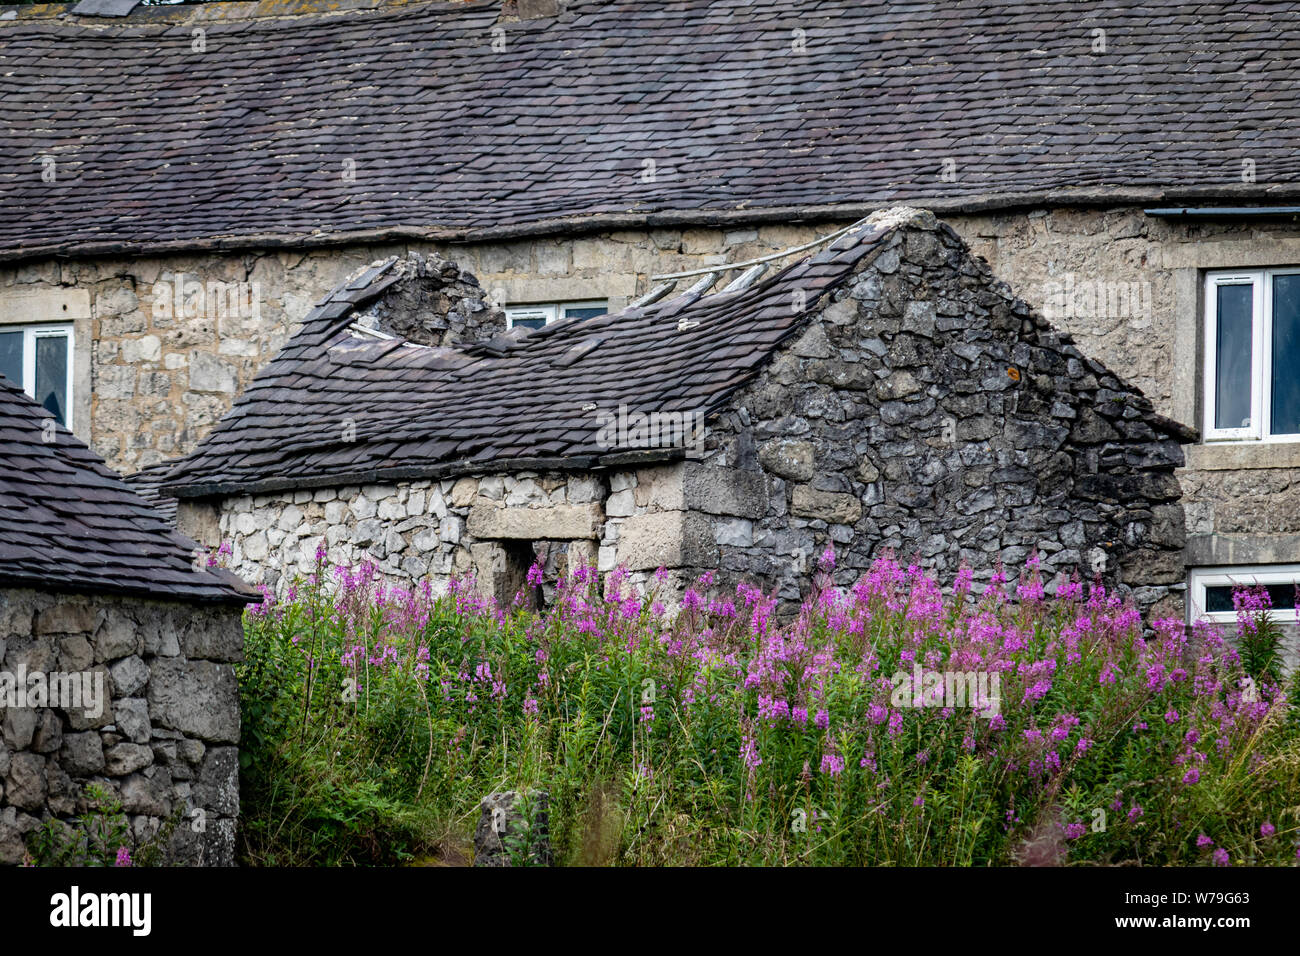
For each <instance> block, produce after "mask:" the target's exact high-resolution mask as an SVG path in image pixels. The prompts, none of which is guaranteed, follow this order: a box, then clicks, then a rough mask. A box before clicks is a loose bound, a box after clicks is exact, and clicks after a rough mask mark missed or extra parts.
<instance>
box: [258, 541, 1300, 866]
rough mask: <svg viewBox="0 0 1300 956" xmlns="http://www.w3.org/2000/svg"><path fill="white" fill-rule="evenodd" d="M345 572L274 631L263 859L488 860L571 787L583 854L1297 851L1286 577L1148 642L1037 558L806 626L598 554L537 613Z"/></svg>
mask: <svg viewBox="0 0 1300 956" xmlns="http://www.w3.org/2000/svg"><path fill="white" fill-rule="evenodd" d="M322 562H323V555H318V566H317V572H316V574H315V575H313V576H312V577H311V578H310V579H309V580H306V581H300V582H299V583H298V584H297V586H296V587H295V589H294V590H292V591H291V592H290V593H289V595H288V596H287V600H286V601H285V602H284V603H281V604H275V603H273V602H272V601H271V599H270V598H269V597H268V599H267V602H266V603H264V604H263V605H261V606H259V607H257V608H254V609H252V610H251V611H250V612H249V614H248V617H247V624H248V641H247V644H248V646H247V662H246V663H245V664H244V665H243V666H242V673H241V674H240V678H241V680H240V684H241V687H242V693H243V719H244V740H243V744H242V754H241V759H242V761H243V818H242V839H241V846H242V851H241V852H242V854H243V857H244V859H245V862H248V863H252V864H361V863H390V862H398V861H404V860H410V859H412V858H427V857H433V858H434V859H437V860H442V861H463V860H465V859H467V857H468V855H469V850H468V845H469V841H470V835H471V833H472V832H473V828H474V826H475V824H476V822H477V820H478V815H479V801H480V799H481V798H482V797H483V796H484V795H485V794H487V793H490V792H494V791H502V790H519V791H525V792H527V791H532V790H545V791H547V792H549V794H550V796H551V802H550V807H549V811H550V821H549V823H550V836H551V840H552V844H553V847H554V853H555V860H556V862H557V863H561V864H571V865H572V864H588V865H592V864H595V865H601V864H639V865H645V864H873V865H962V866H985V865H990V864H1012V863H1093V864H1119V863H1141V864H1170V863H1178V864H1197V863H1203V864H1216V863H1217V864H1220V865H1223V864H1231V865H1242V864H1292V863H1295V861H1296V858H1297V852H1298V851H1297V843H1298V842H1300V819H1298V813H1300V807H1298V806H1297V804H1300V799H1298V798H1297V796H1296V794H1297V793H1300V721H1297V720H1296V719H1295V713H1296V710H1295V708H1293V707H1291V706H1290V705H1289V704H1288V702H1287V694H1285V693H1284V691H1283V688H1282V687H1281V686H1280V684H1279V680H1278V675H1279V670H1278V642H1277V639H1276V638H1277V628H1276V622H1275V621H1274V620H1273V614H1272V612H1270V610H1269V609H1268V607H1267V605H1266V598H1267V596H1266V594H1265V595H1264V597H1262V598H1261V597H1260V594H1261V593H1262V592H1251V594H1250V596H1249V597H1247V598H1243V599H1242V600H1241V601H1239V603H1238V608H1239V617H1240V620H1241V624H1240V626H1239V630H1240V633H1239V635H1238V639H1237V640H1236V641H1233V642H1230V643H1229V642H1225V641H1224V640H1223V638H1222V637H1221V636H1220V634H1219V633H1218V632H1217V631H1216V630H1215V629H1213V628H1211V627H1210V626H1209V625H1206V624H1199V625H1197V626H1196V628H1195V629H1194V630H1193V633H1192V635H1191V637H1190V639H1189V637H1188V636H1187V635H1186V633H1185V628H1184V627H1183V625H1182V624H1181V622H1177V621H1155V622H1154V623H1153V625H1152V629H1151V630H1150V631H1148V633H1147V636H1144V635H1143V624H1142V621H1141V620H1140V617H1139V615H1138V614H1137V612H1136V611H1134V610H1133V609H1132V608H1131V607H1126V606H1124V605H1122V604H1121V602H1120V601H1119V600H1118V599H1117V598H1115V597H1114V596H1111V595H1108V594H1107V593H1106V592H1105V590H1104V589H1103V588H1102V587H1100V586H1099V585H1094V586H1092V587H1091V588H1090V589H1089V590H1088V593H1087V594H1086V595H1085V588H1084V586H1083V585H1082V584H1080V583H1079V582H1078V581H1077V580H1075V581H1059V582H1057V587H1056V588H1055V593H1054V595H1052V596H1050V597H1049V596H1047V595H1046V594H1045V593H1044V587H1043V584H1042V582H1041V581H1040V580H1039V575H1038V571H1037V566H1036V560H1035V559H1031V561H1030V565H1029V567H1027V568H1026V569H1025V571H1024V573H1023V574H1022V575H1021V579H1020V582H1019V586H1018V587H1017V588H1015V589H1014V590H1015V592H1016V593H1015V595H1014V597H1012V596H1010V595H1008V593H1007V592H1008V590H1011V589H1009V588H1008V586H1007V583H1006V581H1005V579H1004V578H1003V577H1002V576H1001V575H998V576H996V577H995V578H994V580H993V582H992V584H991V585H990V586H989V587H988V588H987V589H986V590H985V591H984V593H983V594H982V595H980V596H978V597H976V596H974V595H972V594H971V590H972V583H971V575H970V572H969V571H963V572H962V573H961V574H959V576H958V578H957V580H956V582H955V584H954V585H953V588H952V590H951V591H950V592H949V593H948V594H947V595H945V594H943V593H941V591H940V589H939V587H938V585H937V584H936V582H934V581H933V580H932V579H930V578H929V577H927V576H926V575H925V574H923V573H922V572H921V571H920V570H919V569H917V568H914V567H913V568H905V567H901V566H899V565H898V564H896V563H895V562H894V561H893V560H891V559H889V558H882V559H881V560H879V561H877V562H876V564H875V565H874V566H873V567H872V569H871V570H870V573H868V574H867V575H865V576H864V577H863V578H862V579H861V581H859V582H858V583H857V584H856V585H855V586H854V587H852V588H851V589H848V590H847V591H843V590H837V589H834V588H832V587H830V585H829V582H830V576H829V573H828V572H829V571H830V570H831V566H832V565H833V562H834V555H833V554H832V553H831V552H829V551H828V552H827V553H826V554H825V555H823V556H822V561H821V565H820V571H819V573H818V575H817V580H816V582H815V584H814V587H813V592H812V594H811V596H810V597H809V599H808V600H807V601H806V602H805V603H804V605H803V606H802V607H801V608H800V609H799V610H798V614H797V617H795V618H794V619H793V620H790V621H788V622H786V623H780V622H779V618H778V616H777V615H776V613H775V612H776V610H777V609H776V602H775V601H774V600H773V599H771V598H769V597H767V596H765V595H763V594H761V593H760V592H758V591H756V590H752V589H750V588H747V587H745V586H743V585H742V586H741V587H740V588H739V589H738V590H737V592H736V593H735V594H734V595H721V596H716V597H712V599H710V595H711V591H712V582H711V580H710V578H709V576H708V575H706V576H705V577H704V578H702V579H701V580H700V582H698V584H697V585H696V586H695V587H692V588H691V589H690V590H688V591H687V593H686V594H685V596H684V598H683V599H682V601H681V609H680V611H679V612H678V613H676V614H675V615H668V614H666V613H665V611H664V608H663V607H662V606H661V604H660V603H659V601H658V599H657V596H656V595H655V594H654V593H653V592H652V593H651V594H650V595H649V596H645V597H640V596H637V595H636V594H633V593H630V591H629V589H628V588H627V587H626V575H624V574H622V573H621V572H614V573H613V574H612V575H610V576H609V578H608V580H606V581H605V582H603V587H599V586H598V581H597V575H596V574H595V572H594V571H593V570H592V569H589V568H580V569H577V570H576V571H574V572H573V574H572V575H571V576H569V577H566V578H564V579H562V580H560V581H558V582H555V589H554V595H555V596H554V601H553V602H552V607H551V608H550V609H549V610H547V611H545V612H541V613H536V612H533V611H530V610H526V609H524V608H523V606H522V604H523V598H522V596H521V597H520V599H519V600H518V601H517V602H516V605H515V606H514V607H510V608H499V607H496V606H493V605H492V604H491V603H489V602H486V601H484V600H483V599H482V598H480V597H478V596H477V595H476V593H475V589H474V587H473V582H472V581H456V582H453V584H452V585H451V588H450V590H449V591H448V593H446V594H445V595H441V596H438V597H435V596H434V595H433V594H432V593H431V591H430V589H429V587H428V586H427V585H426V586H424V587H422V588H420V589H418V590H416V591H414V592H408V591H404V590H401V589H396V588H389V587H385V586H383V585H382V583H381V582H380V580H379V579H378V577H377V575H376V573H375V570H374V568H373V567H372V566H370V565H362V566H361V567H359V568H337V569H333V570H332V571H331V570H330V569H327V568H325V567H324V566H323V564H322ZM540 578H541V571H540V569H538V568H534V569H533V571H532V572H530V575H529V589H528V590H529V591H530V593H531V589H532V588H533V587H535V586H536V585H537V584H538V583H540ZM1234 644H1235V645H1238V646H1240V647H1241V651H1240V652H1239V651H1238V650H1237V649H1236V648H1235V647H1234V646H1233V645H1234ZM933 675H938V676H933ZM945 675H947V676H946V679H945ZM914 677H915V678H919V679H918V680H916V682H915V683H916V685H917V686H915V687H913V686H912V678H914ZM1293 690H1300V688H1296V687H1293Z"/></svg>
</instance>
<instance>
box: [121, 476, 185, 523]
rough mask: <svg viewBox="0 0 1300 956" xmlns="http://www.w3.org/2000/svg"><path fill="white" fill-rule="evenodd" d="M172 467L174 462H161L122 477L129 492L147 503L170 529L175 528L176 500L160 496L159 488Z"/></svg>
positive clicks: (167, 496) (169, 496) (168, 496)
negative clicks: (129, 488) (129, 489)
mask: <svg viewBox="0 0 1300 956" xmlns="http://www.w3.org/2000/svg"><path fill="white" fill-rule="evenodd" d="M174 467H175V462H172V461H161V462H158V464H156V465H148V466H147V467H144V468H141V469H140V470H139V471H137V472H134V473H132V474H130V475H123V476H122V478H123V480H124V481H125V482H126V483H127V484H128V485H129V486H130V487H131V490H132V491H134V492H135V493H136V494H137V495H139V496H140V497H141V498H143V499H144V500H145V501H147V502H149V504H150V505H152V506H153V509H154V510H155V511H157V512H158V514H159V516H160V517H161V518H162V519H163V520H164V521H166V522H167V523H168V524H169V525H171V526H172V527H175V526H176V499H175V498H173V497H172V496H171V495H165V494H161V493H160V492H159V486H160V485H161V484H162V480H163V479H164V478H165V477H167V473H168V472H170V471H171V470H172V468H174Z"/></svg>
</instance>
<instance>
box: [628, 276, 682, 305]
mask: <svg viewBox="0 0 1300 956" xmlns="http://www.w3.org/2000/svg"><path fill="white" fill-rule="evenodd" d="M676 287H677V282H676V281H675V280H674V281H672V282H662V283H660V284H659V285H657V286H655V287H654V288H653V289H651V290H650V291H649V292H647V293H646V294H645V295H643V296H641V298H639V299H637V300H636V301H635V302H633V303H632V308H634V309H640V308H644V307H645V306H647V305H654V304H655V303H656V302H658V301H659V300H660V299H662V298H663V297H664V296H666V295H667V294H668V293H670V292H672V291H673V289H674V288H676Z"/></svg>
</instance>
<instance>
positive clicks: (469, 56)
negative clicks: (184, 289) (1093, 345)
mask: <svg viewBox="0 0 1300 956" xmlns="http://www.w3.org/2000/svg"><path fill="white" fill-rule="evenodd" d="M372 6H374V9H348V8H349V7H372ZM10 9H11V11H13V14H12V17H11V18H10V19H0V92H2V93H3V97H4V103H5V109H4V111H3V118H2V119H0V142H2V143H3V148H0V258H10V259H12V258H18V257H23V256H34V255H48V254H52V253H73V252H77V253H85V254H89V253H95V252H101V253H116V252H122V251H132V250H136V251H142V252H149V253H156V252H160V251H165V250H167V249H184V248H222V247H236V246H249V245H261V246H275V245H294V246H305V245H314V244H326V243H331V242H340V241H353V242H356V241H366V240H369V239H400V238H428V239H456V238H491V237H497V238H500V237H506V236H511V235H523V234H528V233H533V234H544V233H554V232H559V231H566V230H575V229H581V228H619V227H624V226H628V227H630V226H637V227H639V226H644V225H651V226H653V225H656V224H658V225H671V224H684V223H703V224H716V223H721V222H743V221H764V220H766V221H783V220H787V219H789V218H791V217H804V218H809V217H812V216H815V215H817V216H821V217H822V218H831V217H833V218H843V219H854V218H858V217H859V216H861V215H865V214H866V212H867V211H869V210H870V209H872V208H876V207H877V206H880V205H885V204H890V203H894V202H911V203H915V204H919V205H925V206H926V207H928V208H931V209H934V210H936V211H938V212H940V213H943V212H953V211H962V210H969V209H985V208H997V207H1007V206H1015V205H1024V204H1030V203H1035V204H1044V203H1045V204H1067V205H1068V204H1070V203H1074V202H1079V203H1095V202H1111V203H1113V202H1127V201H1133V202H1148V201H1166V202H1167V201H1179V200H1206V199H1224V198H1230V199H1233V200H1236V201H1259V200H1268V199H1277V198H1281V197H1283V196H1296V195H1300V176H1298V175H1297V173H1298V172H1300V122H1298V120H1300V74H1298V73H1297V72H1296V70H1295V69H1294V62H1295V59H1296V56H1297V55H1298V54H1300V16H1298V15H1297V14H1298V13H1300V2H1294V0H1259V2H1255V3H1251V4H1250V5H1249V6H1248V8H1241V7H1240V5H1238V4H1233V3H1226V2H1218V3H1207V2H1202V0H1143V2H1140V3H1139V2H1135V0H1124V2H1119V3H1112V4H1105V5H1097V6H1095V7H1093V6H1091V5H1088V6H1083V7H1081V5H1080V4H1079V3H1078V2H1076V0H983V2H978V0H954V2H952V3H914V4H902V3H900V4H874V5H871V6H869V7H868V6H865V5H864V4H863V3H862V2H861V0H750V2H747V3H736V2H734V0H677V2H674V3H644V2H641V0H573V2H568V3H567V4H565V8H564V12H563V13H562V14H561V15H560V16H558V17H550V18H542V19H530V20H526V21H522V22H519V21H515V22H503V23H501V24H500V25H499V26H500V28H501V29H502V30H504V34H501V35H503V36H504V37H505V41H506V43H507V49H506V51H505V52H497V51H495V50H494V49H493V45H492V44H493V40H494V34H493V30H494V28H496V27H498V18H499V16H500V13H501V4H500V2H499V0H475V2H458V3H446V2H431V3H400V4H384V5H379V6H375V5H374V4H373V3H372V2H370V0H365V2H360V3H358V2H356V0H342V2H331V3H328V4H326V3H319V4H316V5H314V6H313V5H312V4H307V3H297V4H295V3H261V4H204V5H200V6H191V7H180V8H176V7H166V6H163V7H137V8H136V9H135V10H134V11H132V13H131V14H130V15H129V16H126V17H120V18H107V19H105V18H84V17H82V18H78V17H71V16H69V17H65V18H64V19H57V18H55V16H54V15H53V14H52V13H51V11H62V12H66V10H67V9H69V8H66V7H64V8H58V7H48V6H47V7H37V8H31V7H18V8H10ZM1243 9H1247V10H1248V12H1249V15H1245V14H1244V13H1242V12H1241V11H1242V10H1243ZM60 15H61V13H60ZM5 17H10V14H8V13H6V14H5ZM195 29H202V30H204V31H206V32H205V34H204V44H205V52H202V53H199V52H195V51H194V50H193V44H194V43H195V40H194V37H193V31H194V30H195ZM796 30H801V31H804V33H803V38H804V41H805V42H806V52H803V53H798V52H795V50H794V49H793V47H794V45H795V39H794V38H795V33H794V31H796ZM1097 30H1102V31H1104V43H1105V52H1094V50H1095V48H1096V47H1097V44H1098V42H1099V38H1098V36H1097V35H1096V34H1095V32H1094V31H1097ZM46 157H48V158H50V159H52V160H53V162H54V163H55V165H54V167H53V168H54V173H55V179H54V181H53V182H46V181H44V180H43V179H42V175H41V173H42V170H43V168H45V167H44V166H43V159H44V158H46ZM1244 159H1249V160H1252V161H1253V163H1254V164H1255V165H1254V169H1255V181H1253V182H1243V175H1242V169H1243V166H1242V163H1243V160H1244ZM647 160H653V162H654V163H655V176H654V177H653V181H645V177H643V173H644V172H645V171H646V167H645V165H644V164H645V162H646V161H647ZM948 160H951V161H953V163H954V164H955V165H954V166H953V167H952V173H953V175H952V176H951V177H948V178H949V179H950V180H951V181H946V179H945V177H944V176H943V170H944V164H945V161H948ZM345 161H350V162H354V163H355V171H356V175H355V181H354V182H348V181H345V178H344V176H343V170H344V163H345Z"/></svg>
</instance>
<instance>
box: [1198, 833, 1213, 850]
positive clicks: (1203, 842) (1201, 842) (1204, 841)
mask: <svg viewBox="0 0 1300 956" xmlns="http://www.w3.org/2000/svg"><path fill="white" fill-rule="evenodd" d="M1207 846H1214V841H1213V840H1211V839H1210V838H1209V837H1208V836H1206V835H1205V834H1204V833H1202V834H1201V835H1200V836H1198V837H1197V838H1196V847H1197V849H1200V848H1202V847H1207Z"/></svg>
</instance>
